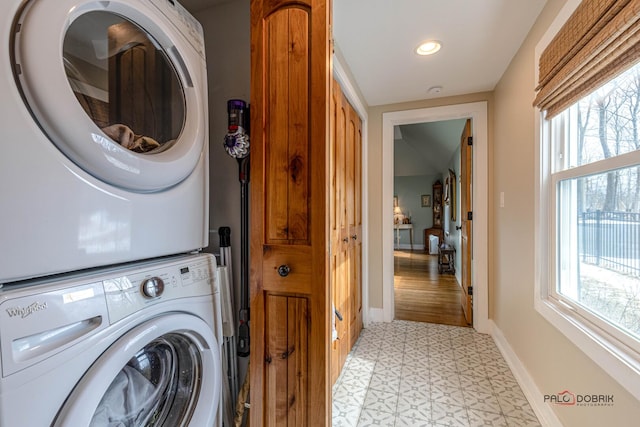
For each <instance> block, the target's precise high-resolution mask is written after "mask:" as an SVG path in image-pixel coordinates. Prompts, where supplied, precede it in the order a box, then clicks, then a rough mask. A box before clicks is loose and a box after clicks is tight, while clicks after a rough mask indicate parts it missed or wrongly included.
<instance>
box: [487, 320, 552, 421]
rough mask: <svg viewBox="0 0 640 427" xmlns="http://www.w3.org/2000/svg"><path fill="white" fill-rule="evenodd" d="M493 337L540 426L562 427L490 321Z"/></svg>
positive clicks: (498, 330) (514, 354) (527, 373)
mask: <svg viewBox="0 0 640 427" xmlns="http://www.w3.org/2000/svg"><path fill="white" fill-rule="evenodd" d="M489 324H490V330H491V336H492V337H493V340H494V341H495V343H496V346H498V350H500V353H502V357H504V359H505V361H506V362H507V364H508V365H509V368H511V371H512V372H513V376H514V377H515V378H516V380H517V381H518V384H519V385H520V388H522V392H523V393H524V395H525V396H526V398H527V400H528V401H529V404H530V405H531V407H532V408H533V411H534V412H535V414H536V416H537V417H538V420H539V421H540V424H542V425H543V426H545V427H562V423H561V422H560V420H559V419H558V417H557V416H556V414H555V413H554V412H553V411H552V410H551V408H550V407H549V406H548V405H545V404H544V395H543V394H542V393H541V392H540V390H539V389H538V387H537V386H536V384H535V382H534V381H533V378H531V375H529V372H528V371H527V370H526V368H525V367H524V365H523V364H522V362H521V361H520V359H519V358H518V356H517V355H516V353H515V352H514V351H513V349H512V348H511V346H510V345H509V342H508V341H507V339H506V338H505V336H504V334H503V333H502V331H501V330H500V328H498V326H497V325H496V324H495V323H494V322H493V321H492V320H491V319H489Z"/></svg>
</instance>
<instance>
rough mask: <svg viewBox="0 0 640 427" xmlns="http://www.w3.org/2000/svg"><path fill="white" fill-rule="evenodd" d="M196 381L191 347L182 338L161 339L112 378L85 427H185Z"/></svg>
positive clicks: (197, 361) (196, 356) (198, 370)
mask: <svg viewBox="0 0 640 427" xmlns="http://www.w3.org/2000/svg"><path fill="white" fill-rule="evenodd" d="M201 376H202V360H201V358H200V353H199V351H198V349H197V347H196V345H195V344H194V343H193V342H192V341H190V340H189V338H187V337H185V336H183V335H179V334H167V335H164V336H162V337H160V338H158V339H156V340H154V341H153V342H151V343H149V344H148V345H147V346H146V347H145V348H143V349H142V350H140V351H139V352H138V353H137V354H136V355H135V356H134V357H132V358H131V359H130V360H129V362H128V363H127V364H126V365H125V366H124V368H123V369H122V370H121V371H120V372H119V373H118V375H116V377H115V379H114V380H113V381H112V382H111V385H109V388H108V389H107V391H106V393H105V395H104V396H103V398H102V400H101V401H100V404H99V405H98V408H97V410H96V412H95V413H94V415H93V418H92V419H91V424H90V426H92V427H99V426H100V427H101V426H131V427H134V426H135V427H137V426H148V427H151V426H172V427H173V426H184V425H188V423H189V420H190V419H191V417H192V415H193V412H194V410H195V406H196V403H197V401H198V395H199V390H200V378H201Z"/></svg>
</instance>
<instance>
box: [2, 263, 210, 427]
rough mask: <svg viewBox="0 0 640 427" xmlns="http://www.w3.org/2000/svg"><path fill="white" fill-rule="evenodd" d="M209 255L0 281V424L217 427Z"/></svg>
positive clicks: (9, 426) (7, 425) (10, 425)
mask: <svg viewBox="0 0 640 427" xmlns="http://www.w3.org/2000/svg"><path fill="white" fill-rule="evenodd" d="M219 305H220V301H219V291H218V286H217V279H216V262H215V258H214V257H213V256H212V255H205V254H201V255H187V256H177V257H171V258H168V259H164V260H160V261H150V262H144V263H135V264H133V265H130V266H127V267H120V268H117V269H115V268H111V269H105V268H103V269H98V270H95V271H92V272H91V273H89V274H85V275H71V276H65V277H63V278H58V279H57V280H55V281H41V282H39V283H25V284H20V285H16V284H11V285H6V286H4V287H3V289H0V350H1V354H0V355H1V358H0V361H1V366H2V369H1V373H2V376H1V377H0V426H3V427H5V426H6V427H12V426H56V427H77V426H100V427H103V426H107V425H109V426H165V427H176V426H192V427H210V426H218V425H220V421H219V420H220V414H219V402H220V392H221V384H222V383H221V381H222V378H221V376H222V373H221V363H220V342H221V341H220V339H221V333H222V332H221V326H220V324H221V319H220V312H219Z"/></svg>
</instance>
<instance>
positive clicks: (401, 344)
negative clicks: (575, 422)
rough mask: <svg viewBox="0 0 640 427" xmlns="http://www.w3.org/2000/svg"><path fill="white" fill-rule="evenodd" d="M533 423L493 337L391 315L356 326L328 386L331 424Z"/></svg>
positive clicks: (412, 426)
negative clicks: (352, 341)
mask: <svg viewBox="0 0 640 427" xmlns="http://www.w3.org/2000/svg"><path fill="white" fill-rule="evenodd" d="M371 425H378V426H394V427H401V426H407V427H409V426H410V427H418V426H429V427H434V426H461V427H464V426H501V427H505V426H508V427H510V426H519V427H523V426H527V427H529V426H531V427H533V426H539V425H540V423H539V422H538V420H537V418H536V416H535V414H534V412H533V410H532V409H531V406H530V405H529V403H528V402H527V399H526V398H525V396H524V394H523V392H522V390H521V389H520V386H519V385H518V383H517V382H516V380H515V378H514V376H513V374H512V372H511V370H510V369H509V366H508V365H507V363H506V362H505V360H504V359H503V357H502V355H501V354H500V351H499V350H498V348H497V347H496V345H495V343H494V342H493V339H492V338H491V336H489V335H485V334H479V333H477V332H475V331H474V330H473V329H472V328H467V327H465V328H461V327H456V326H448V325H435V324H431V323H418V322H409V321H404V320H394V321H393V322H390V323H374V324H371V325H369V327H368V328H366V329H364V330H363V331H362V334H361V335H360V338H359V339H358V342H357V343H356V345H355V347H354V349H353V350H352V351H351V353H350V354H349V356H348V358H347V362H346V364H345V366H344V369H343V370H342V373H341V374H340V377H339V378H338V380H337V381H336V383H335V385H334V387H333V426H334V427H344V426H353V427H356V426H357V427H365V426H371Z"/></svg>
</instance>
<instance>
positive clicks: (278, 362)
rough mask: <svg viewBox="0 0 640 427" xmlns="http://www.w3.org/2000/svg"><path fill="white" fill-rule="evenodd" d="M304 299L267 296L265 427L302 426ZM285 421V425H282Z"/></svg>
mask: <svg viewBox="0 0 640 427" xmlns="http://www.w3.org/2000/svg"><path fill="white" fill-rule="evenodd" d="M307 307H308V301H307V299H306V298H297V297H287V296H275V295H269V296H267V298H266V314H267V316H266V323H267V329H268V330H269V331H273V332H274V333H271V334H268V338H267V345H266V351H265V356H266V358H265V361H266V364H267V369H266V384H267V387H266V390H267V394H266V396H265V401H266V413H267V425H270V426H278V425H293V426H297V425H305V424H306V423H305V419H306V412H307V408H306V405H307V402H308V400H307V398H306V394H307V393H308V391H307V378H308V361H307V359H308V358H307V351H308V342H307V337H308V335H309V322H308V313H307ZM285 420H286V423H285V422H284V421H285Z"/></svg>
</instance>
